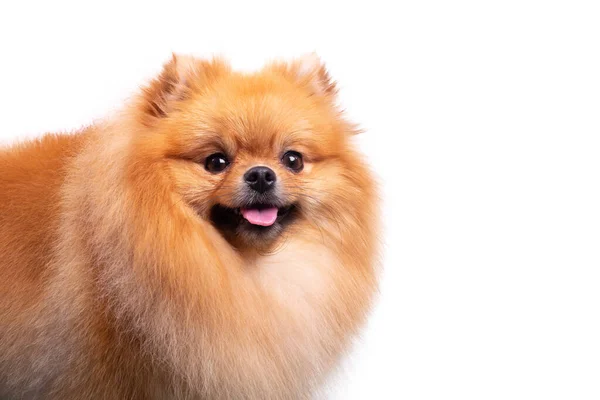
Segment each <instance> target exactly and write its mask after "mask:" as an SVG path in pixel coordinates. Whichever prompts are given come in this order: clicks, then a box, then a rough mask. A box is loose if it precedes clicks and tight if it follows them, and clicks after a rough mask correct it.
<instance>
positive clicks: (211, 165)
mask: <svg viewBox="0 0 600 400" xmlns="http://www.w3.org/2000/svg"><path fill="white" fill-rule="evenodd" d="M228 165H229V160H228V159H227V156H226V155H225V154H223V153H215V154H211V155H210V156H208V157H207V158H206V161H205V162H204V168H206V170H207V171H208V172H212V173H213V174H216V173H218V172H221V171H223V170H224V169H225V168H227V166H228Z"/></svg>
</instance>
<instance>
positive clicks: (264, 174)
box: [244, 167, 277, 193]
mask: <svg viewBox="0 0 600 400" xmlns="http://www.w3.org/2000/svg"><path fill="white" fill-rule="evenodd" d="M244 180H245V181H246V183H247V184H248V186H250V187H251V188H252V189H254V190H256V191H257V192H258V193H265V192H266V191H269V190H271V189H273V187H274V186H275V181H276V180H277V176H276V175H275V172H274V171H273V170H272V169H271V168H269V167H252V168H250V169H249V170H248V171H246V173H245V174H244Z"/></svg>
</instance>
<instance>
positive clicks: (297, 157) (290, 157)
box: [281, 151, 304, 172]
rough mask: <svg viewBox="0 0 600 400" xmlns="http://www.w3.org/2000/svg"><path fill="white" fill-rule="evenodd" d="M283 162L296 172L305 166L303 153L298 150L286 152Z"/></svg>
mask: <svg viewBox="0 0 600 400" xmlns="http://www.w3.org/2000/svg"><path fill="white" fill-rule="evenodd" d="M281 162H282V163H283V165H285V166H286V167H287V168H289V169H291V170H292V171H294V172H300V171H302V168H303V167H304V162H303V161H302V154H300V153H298V152H297V151H288V152H286V153H285V154H284V155H283V157H282V159H281Z"/></svg>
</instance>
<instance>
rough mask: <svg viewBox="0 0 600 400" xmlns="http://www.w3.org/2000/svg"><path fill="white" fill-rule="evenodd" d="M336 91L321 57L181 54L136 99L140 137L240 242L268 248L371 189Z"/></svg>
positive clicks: (321, 223)
mask: <svg viewBox="0 0 600 400" xmlns="http://www.w3.org/2000/svg"><path fill="white" fill-rule="evenodd" d="M335 93H336V88H335V85H334V83H333V82H332V81H331V79H330V78H329V76H328V74H327V72H326V70H325V68H324V66H323V65H322V64H321V62H320V61H319V59H318V58H317V57H316V56H315V55H310V56H306V57H304V58H301V59H299V60H295V61H292V62H290V63H274V64H271V65H268V66H266V67H265V68H264V69H262V70H261V71H259V72H256V73H252V74H243V73H238V72H234V71H232V70H231V69H230V67H229V66H228V65H227V64H226V63H225V62H223V61H221V60H219V59H215V60H211V61H207V60H199V59H195V58H191V57H182V56H174V57H173V59H172V60H171V61H170V62H169V63H167V64H166V65H165V67H164V69H163V71H162V73H161V75H160V76H159V77H158V78H157V79H155V80H154V81H153V82H152V83H151V84H150V85H149V86H148V87H147V88H146V89H145V91H144V94H143V96H141V97H140V99H139V104H137V106H136V110H137V111H136V112H137V114H138V115H137V117H138V121H139V122H140V123H141V124H143V125H144V129H145V132H146V133H145V134H144V135H142V137H141V138H140V139H139V140H138V143H137V145H138V146H139V147H140V149H143V150H140V151H143V152H144V153H145V154H147V155H148V154H152V156H153V157H156V158H160V160H161V162H160V163H158V164H160V165H162V166H166V167H165V169H166V170H167V171H168V176H169V178H168V179H169V180H170V181H171V182H172V188H173V190H174V191H175V192H176V195H177V196H180V198H181V200H182V203H183V204H184V205H185V206H186V207H190V208H192V209H193V210H194V211H195V214H196V215H198V216H199V217H200V218H203V219H205V220H206V221H210V223H212V224H213V226H214V227H216V228H217V230H218V231H220V232H221V233H222V235H223V236H224V237H225V238H226V239H227V240H228V241H229V242H230V243H232V244H233V245H234V246H236V247H238V248H251V247H254V248H261V249H262V248H265V247H268V246H270V245H271V244H273V243H275V242H276V241H277V239H278V238H279V237H282V234H284V233H285V232H286V231H289V230H291V229H294V228H293V227H294V226H296V227H300V226H302V227H303V230H304V231H306V230H310V231H311V232H314V234H316V235H318V234H319V231H320V230H321V231H322V230H323V229H325V230H327V229H334V228H333V227H334V226H335V225H336V223H335V220H336V219H339V218H340V215H343V214H344V213H345V212H351V210H352V207H351V205H357V204H359V203H360V202H364V201H369V199H368V198H366V199H365V193H366V195H367V196H368V195H369V194H370V191H369V189H368V188H369V187H370V184H371V182H370V179H369V175H368V173H367V172H366V170H365V169H364V168H363V167H362V163H361V161H360V160H359V158H358V157H357V156H356V154H355V153H354V152H353V151H352V149H351V147H350V146H349V136H351V135H352V134H353V133H355V130H354V128H353V126H352V125H351V124H349V123H348V122H346V120H344V118H342V115H341V112H340V111H339V110H338V108H337V107H336V105H335ZM157 138H159V139H157ZM162 161H164V162H162ZM365 190H366V192H365Z"/></svg>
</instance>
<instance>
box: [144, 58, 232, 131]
mask: <svg viewBox="0 0 600 400" xmlns="http://www.w3.org/2000/svg"><path fill="white" fill-rule="evenodd" d="M228 69H229V67H228V66H227V65H226V64H225V63H224V62H223V61H222V60H219V59H215V60H212V61H206V60H200V59H196V58H193V57H191V56H185V55H176V54H173V56H172V58H171V60H170V61H169V62H167V63H166V64H165V65H164V66H163V69H162V72H161V73H160V75H159V76H158V77H157V78H155V79H153V80H152V81H151V82H150V84H149V85H148V86H147V87H145V88H144V89H143V91H142V96H141V99H140V100H141V104H140V107H141V112H142V116H143V122H144V123H145V124H146V125H152V124H154V123H156V121H157V120H159V119H161V118H164V117H166V116H167V115H168V114H169V113H170V112H171V111H173V110H174V109H175V108H176V106H177V104H178V103H180V102H181V101H184V100H186V99H188V98H189V97H190V96H191V95H192V94H193V93H194V92H197V91H201V90H202V88H203V87H205V86H206V85H208V84H209V83H210V82H212V81H214V80H215V79H216V78H217V77H218V76H219V75H221V74H223V73H224V72H226V71H228Z"/></svg>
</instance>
